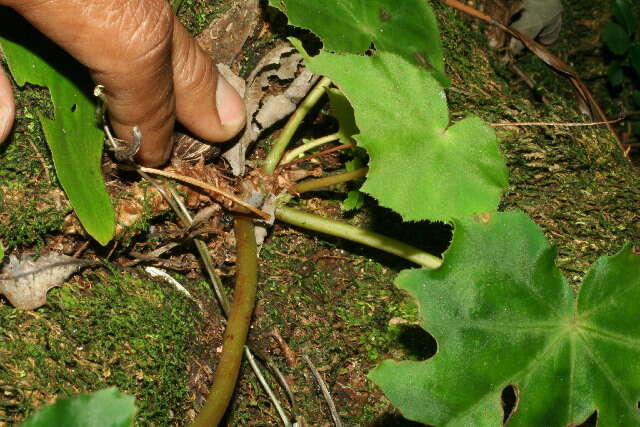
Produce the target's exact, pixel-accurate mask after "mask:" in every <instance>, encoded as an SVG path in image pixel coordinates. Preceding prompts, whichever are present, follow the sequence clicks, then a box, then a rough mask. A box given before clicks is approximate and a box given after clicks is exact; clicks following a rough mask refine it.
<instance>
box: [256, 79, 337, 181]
mask: <svg viewBox="0 0 640 427" xmlns="http://www.w3.org/2000/svg"><path fill="white" fill-rule="evenodd" d="M330 84H331V80H329V79H328V78H327V77H323V78H321V79H320V81H319V82H318V83H317V84H316V85H315V87H314V88H313V89H311V91H310V92H309V94H308V95H307V97H306V98H305V99H304V101H302V103H301V104H300V105H299V106H298V108H297V109H296V111H295V112H294V113H293V115H292V116H291V117H290V118H289V121H287V124H286V125H285V126H284V129H282V133H281V134H280V137H279V138H278V140H277V141H276V142H275V143H274V144H273V146H272V147H271V151H269V155H267V158H266V159H265V161H264V164H263V165H262V171H263V172H264V173H265V174H266V175H271V174H273V172H274V171H275V170H276V167H278V163H280V159H281V158H282V154H283V153H284V150H286V149H287V146H288V145H289V142H290V141H291V138H293V135H294V134H295V133H296V131H297V130H298V127H299V126H300V123H302V120H304V118H305V116H306V115H307V113H308V112H309V111H310V110H311V109H312V108H313V106H314V105H316V103H317V102H318V100H319V99H320V97H322V95H324V92H325V88H326V87H327V86H329V85H330Z"/></svg>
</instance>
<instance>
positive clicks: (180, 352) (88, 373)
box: [0, 272, 202, 425]
mask: <svg viewBox="0 0 640 427" xmlns="http://www.w3.org/2000/svg"><path fill="white" fill-rule="evenodd" d="M201 320H202V319H201V317H200V314H199V312H198V311H197V310H194V306H193V304H192V303H191V302H190V300H188V299H187V298H186V297H185V296H184V295H183V294H181V293H179V292H177V291H176V290H175V289H172V288H169V287H168V285H166V284H165V283H163V282H161V283H158V282H153V281H149V280H142V279H139V278H136V277H135V276H133V275H131V274H124V273H117V272H113V274H104V273H100V274H90V275H84V277H83V278H77V280H75V281H74V282H73V283H69V284H66V285H64V286H62V287H61V288H56V289H54V290H52V291H51V292H50V293H49V296H48V303H47V305H46V306H44V307H42V308H41V309H38V310H36V311H35V312H28V311H19V310H15V309H12V308H11V307H9V306H7V305H0V336H2V339H3V342H4V343H5V345H3V346H2V347H0V364H2V366H3V370H2V371H0V389H2V390H3V399H2V401H1V402H0V423H2V422H6V423H9V424H14V423H16V422H17V421H19V420H21V419H22V418H23V417H25V416H27V415H28V414H29V413H31V412H32V411H33V409H34V408H36V407H38V406H40V405H41V404H44V403H48V402H50V401H53V400H54V399H55V398H62V397H68V396H71V395H74V394H76V393H79V392H91V391H96V390H99V389H102V388H105V387H108V386H117V387H118V388H119V389H120V390H122V391H124V392H126V393H129V394H131V395H134V396H135V397H136V404H137V406H138V408H139V409H138V423H139V424H140V425H170V424H175V423H180V422H181V421H179V420H183V419H185V412H186V410H187V409H188V408H189V407H190V399H189V390H188V389H187V386H186V380H185V377H187V362H188V361H189V357H190V356H189V355H190V349H191V347H192V345H193V343H194V341H196V340H195V337H196V334H197V330H198V324H199V322H201Z"/></svg>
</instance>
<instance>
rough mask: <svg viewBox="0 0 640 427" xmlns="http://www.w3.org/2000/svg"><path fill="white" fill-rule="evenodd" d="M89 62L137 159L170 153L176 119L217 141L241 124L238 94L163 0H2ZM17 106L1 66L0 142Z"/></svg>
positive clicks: (151, 161) (159, 158)
mask: <svg viewBox="0 0 640 427" xmlns="http://www.w3.org/2000/svg"><path fill="white" fill-rule="evenodd" d="M0 5H5V6H9V7H11V8H13V9H14V10H16V11H17V12H18V13H19V14H21V15H22V16H24V17H25V18H26V19H27V20H28V21H29V22H31V23H32V24H33V25H34V26H35V27H36V28H38V29H39V30H40V31H41V32H42V33H43V34H45V35H46V36H47V37H49V38H50V39H51V40H53V41H54V42H56V43H57V44H58V45H60V46H61V47H62V48H64V49H65V50H66V51H67V52H69V53H70V54H71V55H72V56H73V57H75V58H76V59H77V60H78V61H79V62H81V63H82V64H84V65H85V66H87V67H88V68H89V70H90V72H91V75H92V77H93V79H94V81H95V82H96V84H101V85H103V86H104V87H105V89H104V94H105V96H106V100H107V109H108V114H109V119H110V122H111V126H112V128H113V130H114V131H115V133H116V135H117V136H118V137H119V138H121V139H124V140H127V141H131V130H132V128H133V127H134V126H136V125H137V126H139V127H140V129H141V131H142V135H143V142H142V146H141V147H140V151H139V152H138V154H137V156H136V160H137V161H138V162H139V163H141V164H144V165H148V166H157V165H160V164H162V163H164V162H165V161H166V160H167V158H168V157H169V155H170V154H171V148H172V134H173V127H174V122H175V119H176V118H177V119H178V120H179V121H180V122H181V123H182V124H183V125H184V126H185V127H187V128H188V129H189V130H191V131H192V132H193V133H194V134H196V135H197V136H199V137H200V138H202V139H204V140H206V141H210V142H222V141H226V140H228V139H230V138H232V137H233V136H234V135H236V134H237V133H238V132H239V131H240V130H241V129H242V128H243V126H244V123H245V108H244V103H243V100H242V98H241V97H240V96H239V95H238V93H237V92H236V91H235V90H234V89H233V88H232V87H231V86H230V85H229V83H227V82H226V81H225V80H224V79H223V78H222V77H221V76H220V75H219V74H218V72H217V70H216V68H215V66H214V64H213V63H212V61H211V59H210V58H209V57H208V56H207V55H206V54H205V53H204V52H203V51H202V50H201V49H200V48H199V47H198V46H197V45H196V43H195V41H194V40H193V38H192V37H191V36H190V35H189V33H188V32H187V30H186V29H185V28H184V27H183V26H182V25H181V24H180V23H179V22H178V20H177V19H176V17H175V16H174V14H173V11H172V10H171V7H170V6H169V4H168V3H167V1H166V0H0ZM14 115H15V106H14V101H13V94H12V91H11V85H10V84H9V81H8V79H7V77H6V76H5V75H4V73H2V70H0V142H2V141H3V140H4V139H6V138H7V136H8V135H9V132H10V130H11V126H12V123H13V118H14Z"/></svg>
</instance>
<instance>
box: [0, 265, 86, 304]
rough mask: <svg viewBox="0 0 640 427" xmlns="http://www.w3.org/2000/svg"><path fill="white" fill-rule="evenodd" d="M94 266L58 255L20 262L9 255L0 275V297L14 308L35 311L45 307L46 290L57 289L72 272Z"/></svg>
mask: <svg viewBox="0 0 640 427" xmlns="http://www.w3.org/2000/svg"><path fill="white" fill-rule="evenodd" d="M94 263H95V262H93V261H87V260H83V259H77V258H73V257H70V256H67V255H63V254H59V253H51V254H49V255H47V256H43V257H40V258H38V259H37V260H34V259H33V257H32V256H31V255H28V254H23V255H22V257H21V258H20V259H18V258H17V257H16V256H15V255H11V256H9V262H8V263H7V264H6V265H5V267H4V268H3V269H2V274H1V275H0V294H3V295H4V296H5V297H7V299H8V300H9V302H10V303H11V305H13V306H14V307H15V308H20V309H23V310H35V309H36V308H39V307H42V306H43V305H45V304H46V302H47V292H48V291H49V289H51V288H53V287H56V286H60V285H61V284H62V283H63V282H64V281H65V280H67V278H68V277H69V276H71V275H72V274H73V273H75V272H77V271H78V270H80V269H81V268H82V267H86V266H87V265H93V264H94Z"/></svg>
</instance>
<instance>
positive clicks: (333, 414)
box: [302, 354, 342, 427]
mask: <svg viewBox="0 0 640 427" xmlns="http://www.w3.org/2000/svg"><path fill="white" fill-rule="evenodd" d="M302 358H303V359H304V361H305V362H307V365H309V369H310V370H311V373H312V374H313V376H314V378H315V379H316V381H317V382H318V385H319V386H320V390H322V395H323V396H324V400H326V401H327V405H328V406H329V411H330V412H331V418H333V423H334V424H335V425H336V427H342V421H341V420H340V416H339V415H338V411H337V410H336V405H335V404H334V403H333V399H332V398H331V393H329V389H328V388H327V385H326V384H325V382H324V380H323V379H322V377H321V376H320V372H318V370H317V369H316V367H315V366H314V364H313V363H312V362H311V359H309V356H307V355H306V354H303V355H302Z"/></svg>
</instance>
